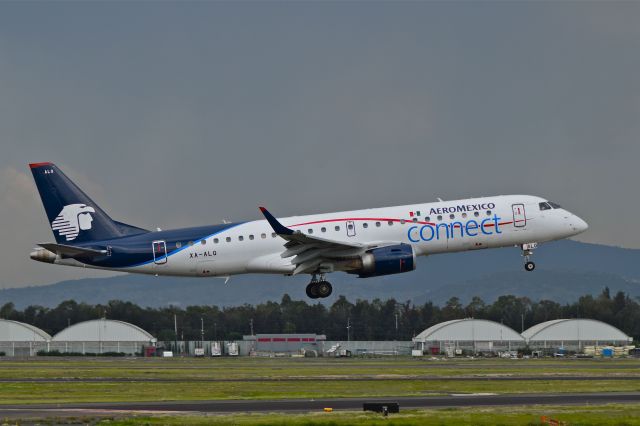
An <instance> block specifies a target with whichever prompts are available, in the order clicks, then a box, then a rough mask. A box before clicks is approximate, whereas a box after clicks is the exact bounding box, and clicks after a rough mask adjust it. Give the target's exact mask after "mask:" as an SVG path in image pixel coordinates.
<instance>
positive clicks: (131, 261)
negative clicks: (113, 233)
mask: <svg viewBox="0 0 640 426" xmlns="http://www.w3.org/2000/svg"><path fill="white" fill-rule="evenodd" d="M243 223H246V222H240V223H230V224H220V225H213V226H201V227H196V228H183V229H174V230H167V231H157V232H149V233H145V234H140V235H133V236H131V237H123V238H117V239H113V240H104V241H92V242H90V243H86V244H82V245H80V244H78V247H87V248H95V249H100V250H104V249H106V248H107V247H111V256H106V255H105V256H102V257H99V258H94V259H77V260H78V261H80V262H82V263H85V264H87V265H91V266H98V267H102V268H133V267H136V266H144V265H148V264H151V263H153V262H154V259H153V249H152V243H153V241H165V242H166V244H167V258H168V257H171V256H173V255H174V254H177V253H179V252H181V251H182V250H185V249H188V248H189V247H190V246H189V242H190V241H192V242H193V243H194V244H196V243H198V244H199V243H200V241H201V240H204V239H207V238H210V237H212V236H214V235H218V234H220V233H222V232H224V231H228V230H230V229H232V228H235V227H236V226H239V225H242V224H243ZM178 242H180V243H181V244H182V247H180V248H178V247H176V243H178Z"/></svg>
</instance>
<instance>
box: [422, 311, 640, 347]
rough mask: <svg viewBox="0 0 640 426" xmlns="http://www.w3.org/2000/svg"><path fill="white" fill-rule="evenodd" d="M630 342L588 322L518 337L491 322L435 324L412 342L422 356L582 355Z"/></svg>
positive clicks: (563, 322)
mask: <svg viewBox="0 0 640 426" xmlns="http://www.w3.org/2000/svg"><path fill="white" fill-rule="evenodd" d="M632 341H633V339H632V338H631V337H629V336H627V335H626V334H624V333H623V332H622V331H620V330H618V329H617V328H616V327H613V326H611V325H609V324H606V323H604V322H602V321H597V320H592V319H558V320H552V321H546V322H543V323H540V324H537V325H534V326H533V327H531V328H529V329H527V330H525V331H524V332H523V333H522V334H520V333H518V332H516V331H514V330H513V329H511V328H509V327H507V326H505V325H504V324H500V323H497V322H494V321H489V320H483V319H474V318H465V319H458V320H452V321H446V322H443V323H440V324H436V325H434V326H432V327H429V328H428V329H426V330H425V331H423V332H422V333H420V334H418V335H417V336H416V337H414V338H413V342H414V344H415V345H416V346H415V349H416V350H421V351H422V353H424V354H427V353H431V354H440V353H446V354H450V353H451V352H453V353H454V354H455V353H458V354H459V353H460V352H461V351H463V352H469V353H496V352H505V351H516V350H519V349H524V348H529V349H531V350H539V351H544V352H554V351H555V350H556V349H559V348H562V349H564V350H566V351H572V352H582V351H583V350H584V349H586V348H597V347H602V346H614V347H627V346H628V345H629V344H630V343H631V342H632Z"/></svg>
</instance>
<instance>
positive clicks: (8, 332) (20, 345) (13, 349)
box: [0, 319, 51, 356]
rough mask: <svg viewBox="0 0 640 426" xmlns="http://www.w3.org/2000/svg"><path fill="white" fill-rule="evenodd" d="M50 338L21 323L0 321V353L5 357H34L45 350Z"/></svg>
mask: <svg viewBox="0 0 640 426" xmlns="http://www.w3.org/2000/svg"><path fill="white" fill-rule="evenodd" d="M50 340H51V336H49V334H47V333H46V332H44V331H42V330H40V329H39V328H38V327H34V326H32V325H29V324H25V323H23V322H18V321H11V320H5V319H0V352H3V353H4V354H5V356H34V355H36V354H37V353H38V351H41V350H46V349H47V344H48V342H49V341H50Z"/></svg>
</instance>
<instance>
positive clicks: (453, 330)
mask: <svg viewBox="0 0 640 426" xmlns="http://www.w3.org/2000/svg"><path fill="white" fill-rule="evenodd" d="M325 339H326V337H325V336H321V335H315V334H281V335H255V336H245V340H243V341H240V342H238V349H239V351H238V355H249V354H258V355H270V354H281V355H293V354H299V353H301V350H302V349H305V350H307V351H309V350H314V351H315V352H316V354H317V355H321V354H323V353H326V354H328V355H329V354H331V350H332V348H340V349H341V350H346V351H349V352H351V353H352V354H353V355H365V354H379V355H383V354H386V355H389V354H393V355H403V354H406V355H408V354H410V353H412V349H413V350H414V352H413V354H414V355H417V354H424V355H426V354H433V355H436V354H438V355H439V354H442V353H444V354H447V355H449V356H452V355H456V354H461V353H474V354H475V353H498V352H506V351H517V350H521V349H524V348H527V347H528V348H529V349H531V350H541V351H544V352H546V353H553V352H554V351H555V350H556V349H558V348H564V349H565V350H566V351H575V352H582V351H584V352H587V353H589V352H593V354H595V355H599V354H600V353H599V352H598V348H599V347H603V346H613V347H618V348H622V347H625V348H627V347H628V345H629V344H630V343H631V342H632V340H633V339H632V338H630V337H629V336H627V335H626V334H624V333H623V332H622V331H620V330H618V329H617V328H615V327H613V326H611V325H609V324H606V323H603V322H601V321H596V320H591V319H560V320H552V321H547V322H544V323H540V324H537V325H535V326H533V327H531V328H529V329H528V330H525V331H524V332H523V333H522V334H520V333H518V332H516V331H514V330H513V329H511V328H509V327H507V326H505V325H503V324H500V323H497V322H494V321H489V320H483V319H473V318H465V319H457V320H452V321H446V322H443V323H440V324H436V325H434V326H432V327H429V328H428V329H426V330H424V331H423V332H422V333H420V334H418V335H417V336H416V337H414V338H413V340H412V341H411V342H399V341H389V342H365V341H326V340H325ZM202 343H204V347H205V349H206V351H205V354H206V355H212V351H211V347H212V344H213V343H214V342H200V341H195V342H178V345H179V347H180V348H182V349H181V350H179V352H180V353H182V354H186V355H188V354H194V352H195V351H194V350H193V348H196V347H203V346H202ZM174 344H175V342H157V341H156V339H155V338H154V337H153V336H152V335H151V334H150V333H148V332H146V331H145V330H142V329H141V328H139V327H137V326H135V325H133V324H129V323H126V322H123V321H115V320H107V319H97V320H90V321H85V322H81V323H77V324H73V325H71V326H70V327H68V328H66V329H64V330H62V331H60V332H59V333H58V334H56V335H55V336H53V337H52V336H50V335H49V334H47V333H46V332H44V331H43V330H40V329H39V328H37V327H34V326H32V325H29V324H25V323H21V322H18V321H11V320H3V319H0V352H3V353H4V354H5V355H6V356H35V355H37V353H38V352H40V351H44V352H53V351H56V352H59V353H61V354H64V353H81V354H104V353H109V352H112V353H124V354H127V355H135V354H142V353H145V354H146V348H149V349H151V351H150V352H155V347H156V346H163V347H168V348H171V347H172V346H173V345H174ZM333 352H336V351H333ZM418 352H419V353H418ZM223 353H224V351H223ZM223 353H221V355H222V354H223ZM622 353H626V352H624V351H617V352H616V354H622Z"/></svg>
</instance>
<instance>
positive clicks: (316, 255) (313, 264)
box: [260, 207, 377, 275]
mask: <svg viewBox="0 0 640 426" xmlns="http://www.w3.org/2000/svg"><path fill="white" fill-rule="evenodd" d="M260 211H261V212H262V214H263V215H264V217H265V218H266V219H267V221H268V222H269V224H270V225H271V227H272V228H273V230H274V231H275V233H276V234H278V235H279V236H280V237H282V238H283V239H285V240H286V241H287V243H286V244H285V245H284V247H285V249H286V250H285V251H284V252H283V253H282V254H281V255H280V256H281V257H283V258H287V257H293V259H292V260H291V262H292V263H293V264H294V265H295V266H296V269H295V270H294V271H293V275H296V274H300V273H303V272H307V273H309V272H314V271H316V270H317V269H318V267H319V266H320V264H321V263H322V262H323V261H331V260H336V259H351V258H355V257H357V256H360V255H361V254H362V253H363V252H365V251H366V250H368V249H370V248H372V247H370V246H367V245H364V244H360V243H356V242H347V241H336V240H330V239H327V238H320V237H316V236H313V235H308V234H303V233H302V232H300V231H294V230H293V229H290V228H287V227H286V226H284V225H282V224H281V223H280V222H279V221H278V219H276V218H275V217H274V216H273V215H272V214H271V213H269V211H268V210H267V209H265V208H264V207H260ZM376 246H377V245H376Z"/></svg>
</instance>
